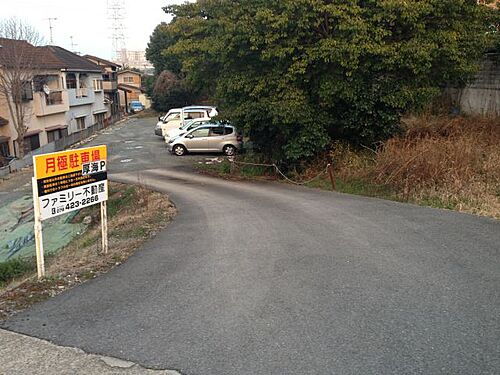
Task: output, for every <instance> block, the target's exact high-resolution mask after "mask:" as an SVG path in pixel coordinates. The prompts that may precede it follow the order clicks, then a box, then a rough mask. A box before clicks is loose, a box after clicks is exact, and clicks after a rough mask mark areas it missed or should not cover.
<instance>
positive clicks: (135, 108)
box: [129, 100, 146, 113]
mask: <svg viewBox="0 0 500 375" xmlns="http://www.w3.org/2000/svg"><path fill="white" fill-rule="evenodd" d="M145 109H146V107H144V104H142V103H141V102H140V101H138V100H133V101H131V102H130V104H129V110H130V112H132V113H137V112H141V111H144V110H145Z"/></svg>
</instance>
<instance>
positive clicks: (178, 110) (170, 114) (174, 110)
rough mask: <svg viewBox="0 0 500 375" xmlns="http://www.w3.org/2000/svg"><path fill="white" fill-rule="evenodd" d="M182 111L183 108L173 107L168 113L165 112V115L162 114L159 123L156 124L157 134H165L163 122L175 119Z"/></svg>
mask: <svg viewBox="0 0 500 375" xmlns="http://www.w3.org/2000/svg"><path fill="white" fill-rule="evenodd" d="M181 112H182V108H172V109H171V110H170V111H168V112H167V113H166V114H164V115H163V116H160V117H159V118H158V123H157V124H156V126H155V134H156V135H158V136H160V137H162V136H163V134H162V132H161V126H162V124H164V123H166V122H168V121H170V120H173V119H174V118H175V117H176V116H177V115H180V113H181Z"/></svg>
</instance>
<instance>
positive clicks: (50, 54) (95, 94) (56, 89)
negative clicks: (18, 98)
mask: <svg viewBox="0 0 500 375" xmlns="http://www.w3.org/2000/svg"><path fill="white" fill-rule="evenodd" d="M0 46H1V47H0V69H9V67H8V66H7V65H8V63H5V61H6V60H5V59H2V57H3V56H8V54H9V52H10V51H19V49H23V50H25V52H23V53H25V54H26V55H27V56H30V57H33V56H35V57H36V58H35V59H33V61H32V63H31V64H30V66H29V69H31V71H32V74H31V77H32V79H31V81H27V82H26V85H25V86H24V87H23V92H22V100H23V101H24V103H25V104H24V105H25V108H26V109H27V111H26V112H27V113H28V116H27V119H26V121H25V123H26V125H27V131H26V133H25V135H24V140H23V142H19V141H17V138H18V133H17V131H16V129H15V126H14V125H13V120H12V118H11V115H10V111H9V109H8V103H7V101H6V99H5V97H0V152H1V155H3V156H18V155H19V154H20V152H19V147H23V148H24V151H25V152H29V151H33V150H36V149H38V148H39V147H40V146H43V145H45V144H47V143H50V142H53V141H56V140H57V139H59V138H61V137H63V136H65V135H67V134H71V133H74V132H78V131H80V130H82V129H85V128H86V127H89V126H91V125H93V124H96V123H104V120H105V114H106V112H107V109H106V107H105V105H104V92H103V81H102V74H103V71H102V68H101V67H100V66H98V65H96V64H94V63H92V62H90V61H89V60H87V59H85V58H83V57H81V56H78V55H76V54H74V53H72V52H69V51H67V50H65V49H63V48H61V47H57V46H44V47H35V46H32V45H30V44H29V43H27V42H25V41H17V40H9V39H0ZM2 62H3V64H2ZM20 143H21V144H20Z"/></svg>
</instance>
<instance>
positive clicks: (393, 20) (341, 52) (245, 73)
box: [148, 0, 489, 161]
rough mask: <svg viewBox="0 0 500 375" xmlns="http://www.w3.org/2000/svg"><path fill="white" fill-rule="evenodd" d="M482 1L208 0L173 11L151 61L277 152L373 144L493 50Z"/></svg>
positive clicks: (155, 40)
mask: <svg viewBox="0 0 500 375" xmlns="http://www.w3.org/2000/svg"><path fill="white" fill-rule="evenodd" d="M485 9H486V8H485V7H482V6H478V5H477V3H476V1H474V0H420V1H406V0H241V1H237V2H236V1H232V0H198V1H196V2H194V3H185V4H183V5H173V6H168V7H166V8H164V10H165V11H166V12H167V13H170V14H172V15H173V20H172V22H170V23H169V24H162V25H160V26H158V28H157V29H156V30H155V32H154V34H153V35H152V38H151V43H150V47H149V50H148V57H149V58H150V59H151V61H152V62H153V63H154V64H155V67H156V68H157V70H158V69H160V70H170V71H172V72H176V73H179V74H182V78H183V79H184V77H185V80H186V84H187V85H189V86H190V87H191V88H192V89H193V90H194V91H196V92H200V91H203V92H204V93H208V94H209V96H210V97H212V98H213V99H214V100H216V101H217V105H218V106H219V107H220V108H221V109H222V113H224V114H225V116H227V117H228V119H230V120H231V121H232V122H233V123H234V124H235V125H236V126H238V127H240V128H241V129H242V130H244V131H245V132H246V133H247V134H248V135H249V136H250V137H251V139H252V141H253V142H254V143H255V144H256V145H257V146H259V147H260V148H261V150H262V151H263V152H265V153H266V154H267V155H269V156H270V157H273V158H276V159H286V160H289V161H296V160H300V159H302V158H306V157H310V156H313V155H314V154H315V153H317V152H318V151H320V150H322V149H324V148H325V147H326V146H327V145H328V144H329V142H330V141H331V139H333V138H341V139H347V140H349V141H352V142H355V143H366V144H369V143H373V142H376V141H379V140H383V139H386V138H387V137H389V136H391V135H393V134H394V133H395V132H397V131H398V127H399V123H400V118H401V116H402V115H403V114H404V113H405V112H406V111H408V110H409V109H412V108H416V107H419V106H422V105H424V104H425V103H427V102H428V101H429V100H431V99H432V98H433V97H434V96H435V95H436V94H438V93H439V92H440V90H441V89H442V88H443V87H445V86H446V85H462V84H464V83H465V82H466V80H467V79H468V78H470V77H471V76H472V75H473V74H474V72H475V71H476V69H477V67H478V62H479V60H480V57H481V54H482V53H483V52H484V50H485V48H486V47H487V43H488V40H489V37H488V35H489V34H488V32H487V31H488V24H487V21H486V19H487V14H486V10H485Z"/></svg>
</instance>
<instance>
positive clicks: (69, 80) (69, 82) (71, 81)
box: [66, 73, 76, 89]
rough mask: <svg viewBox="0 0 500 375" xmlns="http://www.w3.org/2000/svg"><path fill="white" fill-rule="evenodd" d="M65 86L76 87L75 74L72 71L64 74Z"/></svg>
mask: <svg viewBox="0 0 500 375" xmlns="http://www.w3.org/2000/svg"><path fill="white" fill-rule="evenodd" d="M66 88H67V89H76V75H75V74H74V73H68V74H66Z"/></svg>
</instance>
